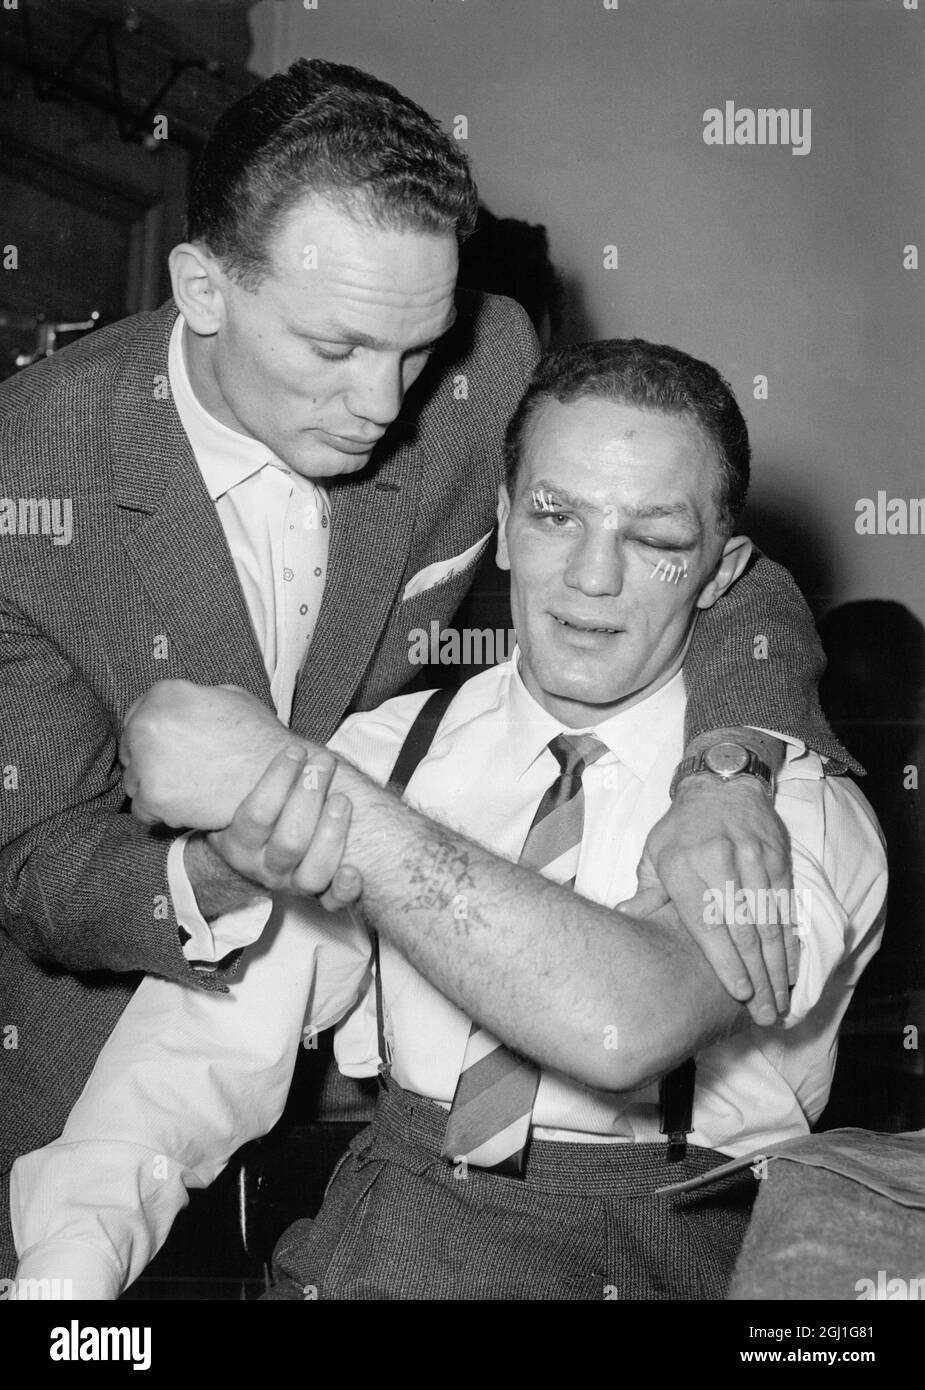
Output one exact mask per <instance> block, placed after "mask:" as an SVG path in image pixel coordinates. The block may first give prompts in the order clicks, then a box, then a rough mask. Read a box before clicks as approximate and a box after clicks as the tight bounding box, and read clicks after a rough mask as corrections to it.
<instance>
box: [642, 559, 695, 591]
mask: <svg viewBox="0 0 925 1390" xmlns="http://www.w3.org/2000/svg"><path fill="white" fill-rule="evenodd" d="M649 578H650V579H658V581H659V583H661V584H680V582H681V580H682V579H686V578H687V561H686V560H682V561H681V563H680V565H675V564H673V563H672V562H671V561H669V560H666V559H664V557H663V558H661V559H659V560H658V561H657V563H656V565H655V568H654V570H653V571H652V573H651V574H650V575H649Z"/></svg>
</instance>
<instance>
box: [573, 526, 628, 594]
mask: <svg viewBox="0 0 925 1390" xmlns="http://www.w3.org/2000/svg"><path fill="white" fill-rule="evenodd" d="M565 582H566V584H567V585H568V586H569V588H571V589H580V590H581V592H582V593H583V594H589V595H591V596H592V597H595V598H596V597H599V596H606V595H608V594H619V593H620V592H621V590H622V588H623V551H622V547H621V544H620V541H619V539H618V538H617V537H616V536H615V535H614V532H613V531H608V530H606V529H602V530H601V531H599V532H587V531H586V532H585V533H584V534H583V535H582V536H581V537H580V538H579V539H578V540H577V541H576V543H575V545H574V547H573V548H572V550H571V553H570V555H569V561H568V564H567V566H566V570H565Z"/></svg>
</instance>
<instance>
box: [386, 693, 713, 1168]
mask: <svg viewBox="0 0 925 1390" xmlns="http://www.w3.org/2000/svg"><path fill="white" fill-rule="evenodd" d="M455 694H456V691H454V690H435V691H434V693H433V694H432V695H431V696H430V697H429V698H428V699H427V700H425V701H424V704H423V705H422V706H421V709H420V711H419V712H418V714H417V717H416V718H415V720H414V723H413V724H412V725H411V728H410V729H409V730H408V733H407V735H406V737H405V741H404V743H403V744H402V746H401V748H400V750H399V753H398V757H397V758H396V759H395V766H394V767H393V768H392V775H391V777H390V778H389V785H390V786H391V787H393V788H394V789H395V791H397V792H398V793H399V794H400V795H402V796H404V793H405V788H406V787H407V785H408V783H409V782H410V780H411V778H412V777H413V775H414V773H415V770H416V769H417V767H418V764H419V763H420V762H421V761H422V760H423V759H424V758H425V757H426V756H427V752H428V750H429V748H430V745H431V744H432V743H433V741H434V735H435V734H436V732H437V730H438V728H439V727H440V724H441V721H442V720H443V716H444V715H445V714H446V712H447V710H448V709H449V707H450V704H451V703H452V700H453V697H454V695H455ZM372 935H373V949H374V953H375V962H376V1022H377V1027H378V1032H379V1056H380V1058H381V1059H382V1060H381V1064H380V1068H379V1080H380V1082H381V1084H382V1085H385V1077H386V1076H387V1075H388V1070H389V1060H390V1059H389V1058H388V1055H387V1052H386V1044H385V1026H384V1014H383V1007H382V971H381V969H380V966H379V938H378V936H377V935H376V934H375V933H372ZM696 1070H697V1068H696V1066H695V1064H694V1059H693V1058H690V1060H689V1061H687V1062H682V1063H681V1065H680V1066H679V1067H675V1069H674V1071H671V1072H669V1073H668V1075H667V1076H663V1077H662V1079H661V1081H660V1082H659V1086H658V1102H659V1113H660V1119H659V1133H660V1134H665V1135H667V1137H668V1142H667V1144H666V1154H665V1161H666V1162H667V1163H677V1162H678V1161H679V1160H680V1159H683V1158H684V1157H685V1156H686V1154H687V1136H688V1134H690V1132H691V1130H692V1128H693V1109H694V1082H695V1076H696Z"/></svg>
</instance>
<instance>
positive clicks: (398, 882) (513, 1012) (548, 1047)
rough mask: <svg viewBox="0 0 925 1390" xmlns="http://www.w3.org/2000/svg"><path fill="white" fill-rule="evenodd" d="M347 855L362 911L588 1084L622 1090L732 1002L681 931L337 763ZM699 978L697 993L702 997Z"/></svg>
mask: <svg viewBox="0 0 925 1390" xmlns="http://www.w3.org/2000/svg"><path fill="white" fill-rule="evenodd" d="M335 786H336V788H337V790H338V791H343V792H344V793H345V794H346V795H347V796H349V797H350V799H351V801H352V802H353V807H354V817H353V827H352V829H351V832H350V836H349V840H348V845H347V851H346V857H347V858H348V859H349V860H350V862H351V863H353V864H356V866H357V867H358V868H359V870H360V872H361V873H362V875H363V881H364V892H363V905H364V908H365V910H366V912H367V915H368V917H369V919H370V921H371V922H372V924H373V925H374V926H375V927H376V928H377V930H378V931H380V932H381V933H382V934H383V935H385V936H387V937H388V938H389V939H390V940H391V942H392V943H393V945H394V946H396V948H397V949H398V950H400V951H401V952H402V954H403V955H404V956H406V957H407V959H408V960H409V961H410V962H411V963H412V964H413V965H414V966H415V967H416V968H417V969H418V970H420V972H421V974H423V975H424V976H425V977H426V978H427V979H428V980H430V981H431V983H432V984H434V985H435V986H436V987H437V988H438V989H439V990H441V991H442V993H444V994H445V995H446V996H447V997H448V998H450V999H452V1000H453V1001H454V1002H455V1003H456V1004H458V1005H459V1006H460V1008H462V1009H465V1011H466V1012H467V1013H469V1014H470V1015H471V1016H472V1017H474V1018H476V1019H478V1021H479V1022H480V1023H482V1024H484V1025H485V1026H486V1027H487V1028H489V1029H490V1030H491V1031H492V1032H494V1033H495V1034H496V1035H497V1036H498V1037H500V1038H502V1039H503V1041H505V1042H506V1043H508V1044H509V1045H510V1046H511V1047H513V1048H515V1049H516V1050H517V1051H519V1052H523V1053H525V1054H526V1055H527V1056H530V1057H532V1058H533V1059H534V1060H536V1061H537V1062H539V1063H541V1064H543V1065H545V1066H549V1067H554V1068H556V1069H558V1070H561V1071H564V1072H566V1073H568V1074H570V1075H572V1076H574V1077H576V1078H577V1079H578V1080H580V1081H583V1082H585V1083H586V1084H588V1085H593V1086H600V1087H606V1088H608V1089H612V1090H628V1089H632V1088H633V1087H635V1086H638V1085H640V1084H642V1083H643V1082H644V1081H645V1080H647V1079H649V1078H650V1077H652V1076H657V1075H660V1074H662V1072H664V1071H666V1070H668V1069H669V1068H670V1067H671V1066H673V1065H674V1064H675V1063H676V1062H678V1061H680V1060H682V1059H683V1058H684V1057H685V1056H687V1055H689V1054H690V1052H691V1051H692V1050H694V1048H695V1046H697V1045H699V1043H700V1041H701V1040H702V1036H703V1034H704V1031H705V1030H706V1031H709V1030H710V1027H711V1021H712V1023H713V1024H714V1025H715V1027H716V1029H717V1031H718V1032H722V1031H725V1030H726V1029H727V1028H728V1027H729V1026H731V1024H732V1023H733V1021H734V1020H735V1018H736V1017H737V1014H738V1009H737V1006H736V1005H735V1004H733V1003H732V1001H730V1000H729V999H728V998H727V996H726V995H725V992H724V991H723V990H722V988H721V986H719V984H718V982H717V981H716V980H715V978H714V976H713V973H712V971H711V970H710V969H709V967H708V966H707V965H706V963H705V962H704V961H703V959H702V957H701V955H700V952H699V951H698V950H697V948H696V947H695V946H693V944H692V943H690V942H689V941H688V939H687V936H686V933H684V932H683V931H680V932H670V931H667V930H666V929H665V928H664V927H663V926H662V925H659V924H658V923H655V922H654V921H653V920H651V919H650V920H648V921H646V922H644V923H643V922H640V921H637V920H636V919H634V918H631V917H627V916H625V915H623V914H620V913H617V912H613V911H610V910H609V909H607V908H605V907H602V906H600V905H599V904H596V903H592V902H590V901H589V900H588V899H586V898H582V897H579V896H578V895H576V894H575V893H573V892H571V891H570V890H568V889H566V888H562V887H560V886H559V885H557V884H554V883H551V882H550V881H549V880H548V879H544V878H542V877H541V876H540V875H538V874H536V873H534V872H532V871H530V870H527V869H524V868H521V867H520V866H519V865H516V864H512V863H510V862H509V861H507V860H504V859H499V858H497V857H496V856H495V855H493V854H491V853H490V852H489V851H488V850H486V849H484V848H483V847H482V846H480V845H478V844H476V843H475V842H474V841H471V840H469V839H468V838H467V837H465V836H464V835H461V834H460V833H458V832H456V831H453V830H449V829H447V828H446V827H443V826H439V825H437V824H436V823H434V822H433V821H430V820H428V819H427V818H426V817H424V816H421V815H419V814H417V813H416V812H414V811H412V810H410V809H409V808H408V807H406V806H404V805H403V804H401V803H399V802H398V801H397V799H396V798H395V797H394V796H392V795H391V794H390V793H389V792H387V791H383V790H382V789H381V788H379V787H377V786H376V785H375V784H374V783H371V782H369V781H368V780H367V779H366V778H365V777H364V776H363V775H362V774H361V773H359V772H358V771H357V770H356V769H355V768H353V767H351V766H350V765H349V764H348V763H345V762H341V763H339V765H338V770H337V773H336V776H335ZM704 991H706V995H707V1000H708V1002H707V1005H706V1007H704V1003H703V996H704Z"/></svg>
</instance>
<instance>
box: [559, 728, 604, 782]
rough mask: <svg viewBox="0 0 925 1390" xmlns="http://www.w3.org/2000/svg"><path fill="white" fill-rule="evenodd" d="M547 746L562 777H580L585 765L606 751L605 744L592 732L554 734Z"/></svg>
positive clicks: (588, 764)
mask: <svg viewBox="0 0 925 1390" xmlns="http://www.w3.org/2000/svg"><path fill="white" fill-rule="evenodd" d="M547 746H548V748H549V751H550V753H551V754H552V756H553V757H554V758H555V760H556V762H557V763H558V764H559V767H560V769H561V771H562V775H563V777H581V775H582V773H583V772H584V770H585V768H586V767H590V766H591V764H592V763H596V762H597V760H598V758H602V757H603V756H604V754H605V753H606V752H607V745H606V744H604V743H601V741H600V739H599V738H595V737H594V735H593V734H556V736H555V738H551V739H550V740H549V743H548V745H547Z"/></svg>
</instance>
